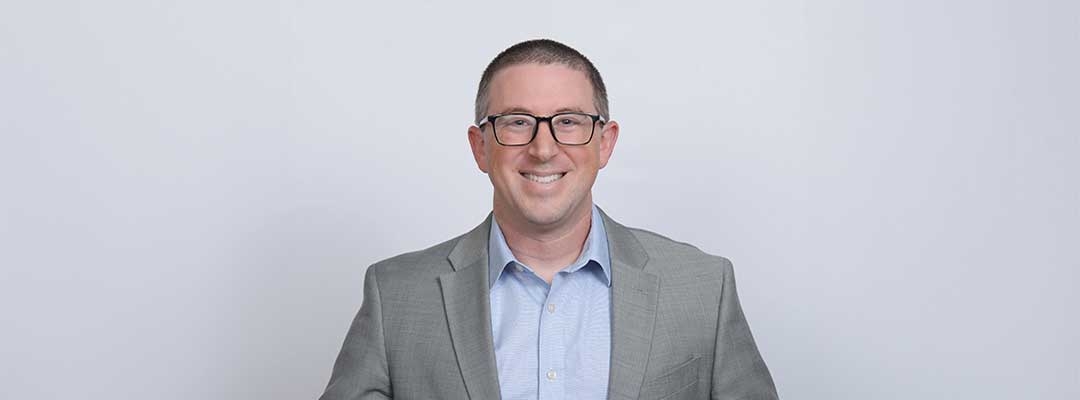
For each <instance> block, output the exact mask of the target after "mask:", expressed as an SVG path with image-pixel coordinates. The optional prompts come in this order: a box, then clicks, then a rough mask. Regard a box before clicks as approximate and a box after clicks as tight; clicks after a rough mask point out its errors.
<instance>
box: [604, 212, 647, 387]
mask: <svg viewBox="0 0 1080 400" xmlns="http://www.w3.org/2000/svg"><path fill="white" fill-rule="evenodd" d="M600 214H601V216H602V217H603V220H604V228H605V229H606V230H607V234H608V247H609V249H610V252H611V264H612V272H611V308H612V322H611V377H610V380H609V383H608V398H611V399H636V398H638V394H639V393H640V391H641V384H642V381H643V380H644V377H645V367H646V365H647V363H648V360H649V350H650V349H651V343H652V336H653V326H654V322H655V320H656V304H657V299H658V295H659V291H660V278H659V277H658V276H656V275H653V274H651V273H648V272H645V271H644V268H645V264H646V263H648V261H649V256H648V254H647V253H646V252H645V249H644V248H643V247H642V245H641V243H640V242H638V240H637V238H635V237H634V234H633V233H632V232H630V230H629V229H627V228H626V227H624V226H622V225H620V224H618V223H617V222H615V221H613V220H612V219H611V218H610V217H608V216H607V214H605V213H604V212H603V211H602V210H601V212H600Z"/></svg>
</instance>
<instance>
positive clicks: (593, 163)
mask: <svg viewBox="0 0 1080 400" xmlns="http://www.w3.org/2000/svg"><path fill="white" fill-rule="evenodd" d="M488 99H489V101H488V109H487V112H486V115H492V114H503V113H508V112H525V113H530V114H533V115H536V116H542V117H546V116H551V115H553V114H557V113H560V112H567V111H576V112H584V113H588V114H596V113H597V110H596V107H595V106H594V105H593V89H592V85H590V84H589V80H588V79H587V78H586V76H585V73H584V72H581V71H577V70H574V69H571V68H568V67H566V66H564V65H560V64H548V65H540V64H520V65H515V66H511V67H507V68H505V69H503V70H501V71H499V72H498V73H496V74H495V76H494V78H493V79H492V81H491V86H490V92H489V93H488ZM539 128H540V130H539V132H538V133H537V134H536V138H535V139H533V141H532V143H529V144H528V145H525V146H503V145H500V144H499V143H497V142H496V141H495V137H494V136H493V133H492V126H491V124H490V123H489V124H484V125H483V127H482V129H481V128H477V127H470V128H469V143H470V145H471V147H472V152H473V157H474V158H475V159H476V165H477V166H478V167H479V168H480V170H481V171H484V173H486V174H488V177H489V178H490V179H491V184H492V186H494V188H495V201H494V208H495V212H496V214H497V215H499V217H500V218H506V219H508V221H506V222H503V221H502V220H500V224H503V223H514V224H519V226H518V229H537V230H553V229H555V228H558V227H560V226H564V225H565V224H569V223H573V222H574V221H575V218H587V217H585V215H588V213H590V212H591V210H590V207H591V206H592V186H593V182H595V181H596V175H597V173H598V172H599V171H600V169H601V168H604V166H605V165H607V162H608V158H609V157H611V152H612V150H613V149H614V147H615V141H616V139H617V138H618V134H619V126H618V124H616V123H615V122H610V121H609V122H607V123H605V124H604V125H602V127H601V125H600V124H599V123H598V124H597V125H596V127H595V133H594V134H593V138H592V141H591V142H589V143H588V144H586V145H581V146H568V145H562V144H559V143H557V142H555V138H553V137H552V136H551V130H550V128H549V126H548V123H546V122H544V123H541V124H540V126H539ZM520 224H524V225H520Z"/></svg>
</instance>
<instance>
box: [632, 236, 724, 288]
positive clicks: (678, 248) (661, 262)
mask: <svg viewBox="0 0 1080 400" xmlns="http://www.w3.org/2000/svg"><path fill="white" fill-rule="evenodd" d="M627 229H629V230H630V232H631V233H632V234H633V235H634V238H636V239H637V240H638V242H640V243H641V246H642V247H643V248H644V249H645V252H646V253H647V254H648V255H649V263H648V265H647V267H646V268H647V269H649V270H652V271H654V272H657V273H660V274H661V275H693V276H697V277H702V275H705V276H707V277H710V278H721V277H723V276H726V275H729V274H731V270H732V264H731V260H728V259H727V258H726V257H723V256H718V255H714V254H709V253H706V252H704V251H702V250H701V249H699V248H698V247H697V246H694V245H692V244H689V243H686V242H680V241H677V240H674V239H671V238H669V237H667V236H664V235H661V234H659V233H656V232H652V231H649V230H645V229H640V228H632V227H627Z"/></svg>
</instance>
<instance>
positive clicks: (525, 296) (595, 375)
mask: <svg viewBox="0 0 1080 400" xmlns="http://www.w3.org/2000/svg"><path fill="white" fill-rule="evenodd" d="M488 260H489V262H488V269H489V271H490V272H489V276H490V284H489V285H490V286H491V294H490V299H491V330H492V338H493V339H494V347H495V360H496V366H497V368H498V375H499V388H500V392H501V394H502V398H503V399H504V400H516V399H523V400H524V399H540V400H549V399H582V400H589V399H596V400H602V399H604V398H606V397H607V384H608V368H609V365H610V364H609V361H610V356H611V293H610V289H609V282H610V276H611V275H610V265H611V258H610V256H609V254H608V244H607V232H606V231H605V230H604V223H603V220H602V219H601V218H600V212H599V210H597V209H596V207H595V206H594V207H593V212H592V225H591V227H590V228H589V234H588V237H587V238H586V239H585V243H584V246H583V247H582V252H581V255H580V256H578V258H577V260H576V261H574V262H573V263H571V264H570V265H569V266H567V267H566V268H564V269H562V270H561V271H560V272H559V273H558V274H556V275H555V277H554V278H553V279H552V281H551V285H548V283H547V282H545V281H544V280H543V278H541V277H539V276H537V275H536V274H535V273H534V271H533V270H532V268H529V266H527V265H525V264H524V263H521V262H520V261H518V260H517V258H515V257H514V254H513V252H511V251H510V247H509V246H508V245H507V243H506V239H505V237H504V236H503V234H502V230H501V229H500V228H499V224H498V222H497V221H495V220H494V219H492V222H491V234H490V240H489V241H488Z"/></svg>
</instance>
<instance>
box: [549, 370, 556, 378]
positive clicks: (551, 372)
mask: <svg viewBox="0 0 1080 400" xmlns="http://www.w3.org/2000/svg"><path fill="white" fill-rule="evenodd" d="M555 377H556V375H555V370H553V369H549V370H548V373H547V378H548V380H549V381H553V380H555Z"/></svg>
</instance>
